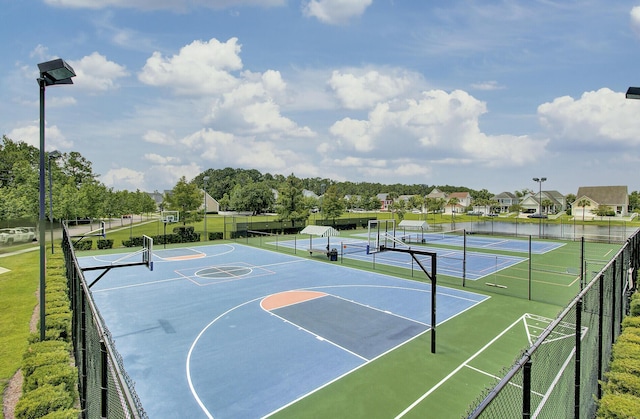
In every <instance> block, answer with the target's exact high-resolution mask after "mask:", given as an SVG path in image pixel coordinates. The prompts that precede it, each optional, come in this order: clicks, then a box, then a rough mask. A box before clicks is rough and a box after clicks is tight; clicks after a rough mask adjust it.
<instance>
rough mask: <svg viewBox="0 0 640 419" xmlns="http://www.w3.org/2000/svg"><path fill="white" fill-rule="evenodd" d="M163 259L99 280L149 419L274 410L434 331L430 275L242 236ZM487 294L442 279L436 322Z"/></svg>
mask: <svg viewBox="0 0 640 419" xmlns="http://www.w3.org/2000/svg"><path fill="white" fill-rule="evenodd" d="M118 258H121V255H104V256H99V257H83V258H79V262H80V264H81V265H82V266H96V265H104V264H105V263H110V262H112V261H114V260H116V259H118ZM154 261H155V263H154V271H153V272H150V271H148V270H147V269H145V268H143V267H130V268H121V269H116V270H112V271H110V272H109V273H108V274H106V275H105V276H104V277H103V278H102V279H100V281H99V282H97V283H96V284H95V285H94V286H93V287H92V293H93V296H94V298H95V300H96V303H97V306H98V309H99V310H100V313H101V315H102V317H103V318H104V319H105V322H106V324H107V326H108V328H109V330H110V332H111V334H112V336H113V338H114V340H115V342H116V347H117V349H118V351H119V352H120V354H121V355H122V357H123V361H124V366H125V368H126V370H127V372H128V374H129V375H130V377H131V379H132V380H133V381H134V382H135V383H136V391H137V393H138V395H139V396H140V399H141V401H142V405H143V406H144V408H145V410H146V411H147V413H148V414H149V417H152V418H154V417H162V418H184V417H189V418H198V417H203V418H206V417H209V418H211V417H215V418H248V417H263V416H267V415H269V414H271V413H273V412H276V411H278V410H279V409H281V408H282V407H284V406H286V405H288V404H290V403H293V402H295V401H296V400H298V399H300V398H303V397H304V396H306V395H308V394H310V393H312V392H314V391H315V390H317V389H319V388H321V387H323V386H325V385H327V384H329V383H331V382H332V381H335V380H337V379H339V378H340V377H342V376H344V375H345V374H348V373H350V372H352V371H354V370H355V369H357V368H359V367H361V366H362V365H365V364H366V363H368V362H372V361H374V360H375V359H377V358H378V357H381V356H384V354H385V353H387V352H389V351H392V350H394V349H395V348H397V347H398V346H401V345H403V344H405V343H406V342H408V341H410V340H412V339H415V338H416V337H418V336H420V335H421V334H423V333H425V332H427V331H428V330H429V329H430V328H429V322H430V318H431V317H430V316H431V313H430V299H431V296H430V287H431V285H430V284H427V283H421V282H416V281H409V280H403V279H399V278H395V277H391V276H386V275H380V274H376V273H372V272H365V271H360V270H356V269H351V268H345V267H343V266H341V265H340V264H339V263H334V264H329V263H320V262H318V261H315V260H313V259H312V258H308V257H304V258H300V257H295V256H290V255H284V254H280V253H276V252H270V251H267V250H261V249H256V248H251V247H247V246H242V245H237V244H233V245H232V244H220V245H210V246H199V247H194V248H181V249H168V250H154ZM85 275H86V277H87V282H88V283H91V282H92V280H93V279H95V278H97V276H98V275H99V272H97V271H87V272H86V273H85ZM486 298H488V297H487V296H485V295H481V294H478V293H472V292H467V291H461V290H455V289H451V288H446V287H438V291H437V318H438V324H440V323H443V322H445V321H447V320H448V319H450V318H452V317H454V316H456V315H458V314H460V313H462V312H464V311H466V310H470V309H472V308H473V307H474V306H475V305H477V304H479V303H481V302H482V301H484V300H485V299H486ZM425 346H426V345H425ZM425 356H429V348H427V347H425Z"/></svg>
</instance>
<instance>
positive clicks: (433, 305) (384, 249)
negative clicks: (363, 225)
mask: <svg viewBox="0 0 640 419" xmlns="http://www.w3.org/2000/svg"><path fill="white" fill-rule="evenodd" d="M378 251H379V252H400V253H408V254H409V255H411V257H412V258H413V260H414V261H415V262H416V263H417V264H418V266H420V269H422V272H424V274H425V275H426V276H427V278H428V279H429V280H430V281H431V353H432V354H435V353H436V323H437V318H436V285H437V260H438V258H437V254H436V253H435V252H427V251H424V250H415V249H411V248H401V247H386V246H385V245H381V246H380V247H379V250H378ZM416 255H422V256H428V257H429V258H430V259H431V274H429V271H428V270H427V268H426V267H425V266H424V265H423V264H422V262H421V261H420V259H419V258H418V257H417V256H416Z"/></svg>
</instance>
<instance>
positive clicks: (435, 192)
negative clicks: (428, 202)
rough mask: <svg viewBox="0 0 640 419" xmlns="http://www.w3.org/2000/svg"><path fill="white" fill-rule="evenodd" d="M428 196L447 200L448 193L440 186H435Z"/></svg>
mask: <svg viewBox="0 0 640 419" xmlns="http://www.w3.org/2000/svg"><path fill="white" fill-rule="evenodd" d="M427 198H429V199H445V200H446V199H447V193H446V192H442V191H441V190H440V189H438V188H433V190H432V191H431V192H429V193H428V194H427Z"/></svg>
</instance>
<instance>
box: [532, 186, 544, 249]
mask: <svg viewBox="0 0 640 419" xmlns="http://www.w3.org/2000/svg"><path fill="white" fill-rule="evenodd" d="M545 180H547V178H546V177H541V178H537V177H534V178H533V181H534V182H538V185H540V187H539V189H538V216H539V217H540V218H539V221H538V237H542V182H544V181H545Z"/></svg>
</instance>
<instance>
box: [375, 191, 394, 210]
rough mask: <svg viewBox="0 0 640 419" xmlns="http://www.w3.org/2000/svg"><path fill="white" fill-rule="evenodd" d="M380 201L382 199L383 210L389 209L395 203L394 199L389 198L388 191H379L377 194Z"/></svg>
mask: <svg viewBox="0 0 640 419" xmlns="http://www.w3.org/2000/svg"><path fill="white" fill-rule="evenodd" d="M376 197H377V198H378V201H380V209H381V210H382V211H388V210H389V207H390V206H391V204H393V199H389V194H388V193H379V194H378V195H376Z"/></svg>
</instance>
